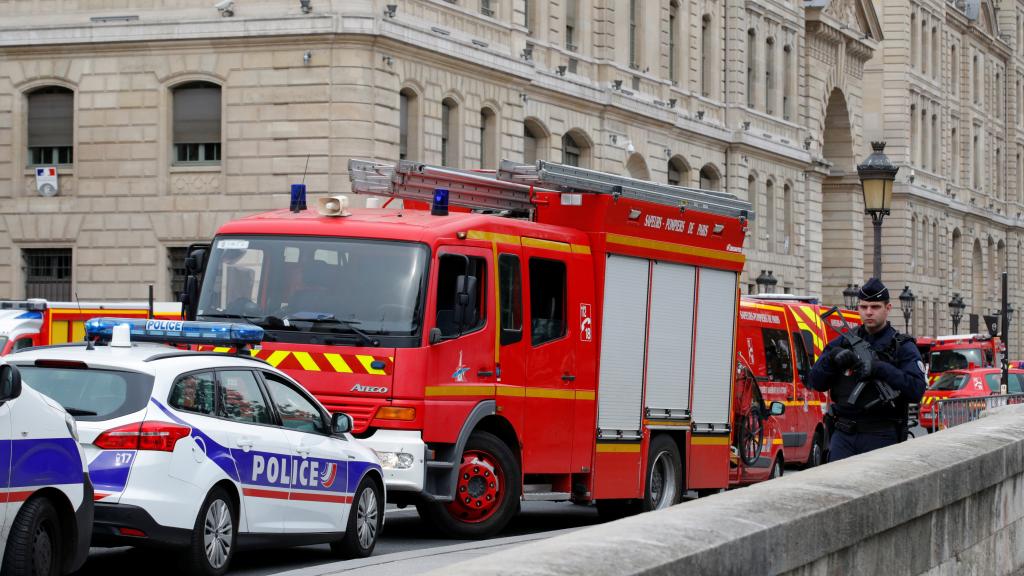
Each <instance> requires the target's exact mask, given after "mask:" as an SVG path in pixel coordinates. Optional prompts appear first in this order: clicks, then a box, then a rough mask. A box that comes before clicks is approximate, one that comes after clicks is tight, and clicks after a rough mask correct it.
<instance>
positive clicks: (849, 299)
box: [843, 284, 860, 310]
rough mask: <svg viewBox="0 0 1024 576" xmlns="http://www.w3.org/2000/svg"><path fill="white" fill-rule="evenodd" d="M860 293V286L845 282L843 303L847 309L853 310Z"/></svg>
mask: <svg viewBox="0 0 1024 576" xmlns="http://www.w3.org/2000/svg"><path fill="white" fill-rule="evenodd" d="M859 295H860V286H858V285H857V284H847V285H846V290H843V303H844V304H846V308H847V309H848V310H853V309H854V308H856V307H857V300H858V299H859V298H858V296H859Z"/></svg>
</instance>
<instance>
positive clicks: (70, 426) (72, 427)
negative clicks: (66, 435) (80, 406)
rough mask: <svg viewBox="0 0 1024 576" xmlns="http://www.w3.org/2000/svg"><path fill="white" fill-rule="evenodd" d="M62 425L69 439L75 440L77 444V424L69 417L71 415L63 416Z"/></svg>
mask: <svg viewBox="0 0 1024 576" xmlns="http://www.w3.org/2000/svg"><path fill="white" fill-rule="evenodd" d="M64 424H65V425H67V427H68V432H70V433H71V437H72V438H74V439H75V442H78V422H75V419H74V418H72V417H71V414H65V415H64Z"/></svg>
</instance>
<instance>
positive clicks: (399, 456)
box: [374, 450, 415, 470]
mask: <svg viewBox="0 0 1024 576" xmlns="http://www.w3.org/2000/svg"><path fill="white" fill-rule="evenodd" d="M374 453H376V454H377V459H378V460H380V465H381V467H382V468H394V469H396V470H405V469H407V468H412V463H413V461H414V460H415V459H414V458H413V455H412V454H409V453H408V452H378V451H377V450H374Z"/></svg>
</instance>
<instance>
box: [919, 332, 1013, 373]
mask: <svg viewBox="0 0 1024 576" xmlns="http://www.w3.org/2000/svg"><path fill="white" fill-rule="evenodd" d="M934 342H935V343H934V344H933V345H932V347H931V350H930V351H929V353H928V356H927V360H928V383H929V384H933V383H934V382H935V381H936V380H938V378H939V376H941V375H942V374H943V373H944V372H946V371H948V370H968V369H973V368H998V367H1000V366H1001V365H1002V364H1001V362H1002V357H1003V354H1004V353H1005V347H1004V346H1003V343H1002V341H1001V340H1000V339H999V337H998V336H996V337H993V336H989V335H987V334H958V335H952V336H938V337H936V338H935V340H934Z"/></svg>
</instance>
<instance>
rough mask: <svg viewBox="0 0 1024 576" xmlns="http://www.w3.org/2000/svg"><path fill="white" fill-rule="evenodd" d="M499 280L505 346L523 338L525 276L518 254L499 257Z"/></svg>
mask: <svg viewBox="0 0 1024 576" xmlns="http://www.w3.org/2000/svg"><path fill="white" fill-rule="evenodd" d="M498 282H499V284H500V285H499V286H498V291H499V296H498V298H499V300H500V301H501V344H502V345H503V346H504V345H506V344H514V343H516V342H519V341H520V340H522V339H523V276H522V272H521V271H520V268H519V257H518V256H515V255H514V254H502V255H501V256H499V257H498Z"/></svg>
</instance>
